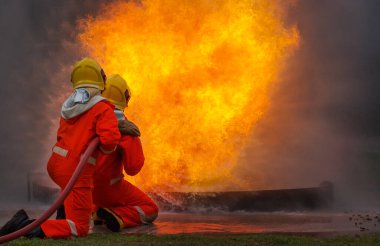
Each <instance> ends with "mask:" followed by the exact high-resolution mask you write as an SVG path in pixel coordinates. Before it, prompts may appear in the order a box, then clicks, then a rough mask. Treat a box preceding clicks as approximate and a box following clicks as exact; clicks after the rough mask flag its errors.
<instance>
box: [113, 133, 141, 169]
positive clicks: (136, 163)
mask: <svg viewBox="0 0 380 246" xmlns="http://www.w3.org/2000/svg"><path fill="white" fill-rule="evenodd" d="M118 148H119V151H120V152H121V154H122V163H123V166H124V171H125V172H126V173H127V174H128V175H130V176H134V175H136V174H138V173H139V172H140V170H141V168H142V167H143V165H144V161H145V157H144V152H143V149H142V145H141V141H140V138H139V137H132V136H129V135H123V136H122V138H121V142H120V144H119V146H118Z"/></svg>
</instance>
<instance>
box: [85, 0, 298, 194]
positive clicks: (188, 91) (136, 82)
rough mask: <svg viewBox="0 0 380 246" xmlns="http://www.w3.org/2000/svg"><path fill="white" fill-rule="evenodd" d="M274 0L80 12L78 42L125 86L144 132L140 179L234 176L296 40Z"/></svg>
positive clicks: (194, 186)
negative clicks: (82, 17)
mask: <svg viewBox="0 0 380 246" xmlns="http://www.w3.org/2000/svg"><path fill="white" fill-rule="evenodd" d="M280 2H282V1H270V0H256V1H254V0H250V1H247V0H234V1H232V0H215V1H211V0H181V1H178V0H166V1H160V0H146V1H142V3H141V4H136V3H133V2H121V1H120V2H114V3H110V4H108V5H106V6H105V7H104V9H103V10H102V11H100V12H101V15H99V16H97V17H95V18H87V19H85V20H82V22H81V26H82V28H83V32H82V33H81V34H80V35H79V40H80V41H81V43H82V44H83V46H84V47H85V49H86V50H87V51H88V52H89V54H90V55H91V56H92V57H94V58H96V59H98V60H99V61H100V62H101V63H102V66H103V67H104V69H105V71H106V73H107V74H112V73H119V74H121V75H122V76H123V77H124V78H125V79H126V80H127V82H128V84H129V85H130V87H131V89H132V99H131V101H130V105H129V108H127V110H126V114H127V115H128V117H129V118H130V119H131V120H132V121H134V122H136V123H137V125H138V126H139V127H140V129H141V131H142V141H143V147H144V153H145V156H146V161H145V166H144V168H143V171H142V173H141V174H140V175H138V176H137V177H136V179H135V182H136V183H138V185H139V186H142V188H144V189H150V190H152V189H154V190H156V191H157V189H158V190H166V191H167V190H189V189H191V190H202V189H204V190H205V189H209V188H210V187H211V186H214V185H218V184H222V183H223V182H225V181H226V180H233V177H232V175H231V170H232V169H233V167H234V166H235V165H236V163H237V159H238V156H239V152H241V151H242V150H243V148H244V146H245V144H246V142H247V140H248V138H249V136H250V133H251V132H252V129H253V127H254V126H255V124H256V122H257V121H258V120H259V119H260V117H261V116H262V115H263V114H264V113H265V112H266V110H267V108H268V104H269V92H270V89H271V86H272V85H273V83H274V81H275V80H276V77H277V76H278V74H279V72H280V71H281V70H282V68H283V66H284V62H285V61H286V58H287V56H288V55H289V54H290V53H291V52H292V51H293V50H294V48H295V47H296V46H297V44H298V41H299V37H298V32H297V30H296V28H295V27H291V28H287V27H285V26H284V23H283V16H282V15H283V13H284V6H282V5H280ZM282 4H283V3H282Z"/></svg>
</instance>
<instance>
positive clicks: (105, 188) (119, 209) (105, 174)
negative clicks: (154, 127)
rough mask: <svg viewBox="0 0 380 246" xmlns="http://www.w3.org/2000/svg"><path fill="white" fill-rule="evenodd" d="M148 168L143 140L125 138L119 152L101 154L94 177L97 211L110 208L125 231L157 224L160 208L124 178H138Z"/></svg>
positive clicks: (94, 199)
mask: <svg viewBox="0 0 380 246" xmlns="http://www.w3.org/2000/svg"><path fill="white" fill-rule="evenodd" d="M143 165H144V154H143V149H142V146H141V142H140V138H139V137H132V136H129V135H122V137H121V141H120V143H119V145H118V147H117V150H116V151H115V152H113V153H111V154H109V155H104V154H100V155H99V156H98V159H97V166H96V170H95V174H94V192H93V202H94V205H95V208H94V209H97V208H108V209H110V210H112V211H113V212H114V213H115V214H116V215H118V216H119V218H120V219H122V221H123V224H124V225H123V227H124V228H128V227H133V226H138V225H142V224H148V223H151V222H153V221H154V220H155V219H156V218H157V215H158V206H157V205H156V203H155V202H154V201H153V200H152V199H151V198H150V197H149V196H148V195H147V194H145V193H144V192H143V191H141V190H140V189H139V188H137V187H135V186H134V185H132V184H131V183H129V182H128V181H127V180H125V179H124V178H123V177H124V175H123V170H124V171H125V172H126V173H127V174H128V175H131V176H133V175H136V174H137V173H139V172H140V170H141V168H142V166H143Z"/></svg>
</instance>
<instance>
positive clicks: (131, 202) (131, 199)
mask: <svg viewBox="0 0 380 246" xmlns="http://www.w3.org/2000/svg"><path fill="white" fill-rule="evenodd" d="M94 203H95V205H96V206H97V207H103V208H108V209H111V210H112V211H113V212H115V213H116V214H117V215H119V217H120V218H121V219H122V220H123V222H124V227H133V226H138V225H142V224H148V223H151V222H153V221H154V220H155V219H156V218H157V215H158V206H157V205H156V203H155V202H154V201H153V200H152V199H151V198H150V197H149V196H148V195H147V194H145V193H144V192H143V191H141V190H140V189H139V188H137V187H135V186H134V185H132V184H131V183H129V182H128V181H126V180H122V181H120V182H118V183H117V184H115V185H110V186H107V187H101V188H97V187H95V190H94Z"/></svg>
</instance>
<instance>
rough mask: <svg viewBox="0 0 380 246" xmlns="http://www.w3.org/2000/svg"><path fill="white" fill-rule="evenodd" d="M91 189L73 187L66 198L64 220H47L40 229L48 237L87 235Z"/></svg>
mask: <svg viewBox="0 0 380 246" xmlns="http://www.w3.org/2000/svg"><path fill="white" fill-rule="evenodd" d="M91 193H92V189H91V188H90V187H74V188H73V190H72V191H71V192H70V194H69V196H68V197H67V198H66V200H65V202H64V205H65V214H66V219H65V220H47V221H45V222H44V223H43V224H42V225H41V229H42V230H43V232H44V233H45V235H46V237H48V238H69V237H71V236H78V237H84V236H87V234H88V230H89V219H90V216H91V202H92V198H91V196H92V194H91Z"/></svg>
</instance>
